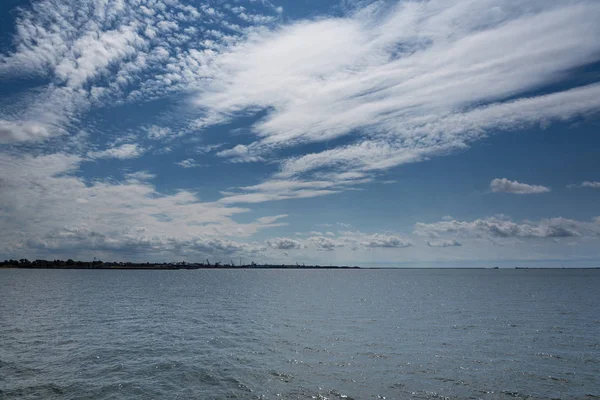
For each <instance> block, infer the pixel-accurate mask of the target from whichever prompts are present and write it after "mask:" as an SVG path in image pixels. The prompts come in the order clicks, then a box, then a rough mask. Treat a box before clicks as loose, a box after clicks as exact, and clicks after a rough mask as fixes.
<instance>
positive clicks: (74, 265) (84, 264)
mask: <svg viewBox="0 0 600 400" xmlns="http://www.w3.org/2000/svg"><path fill="white" fill-rule="evenodd" d="M14 261H15V260H9V261H4V262H0V269H99V270H136V269H139V270H180V269H361V268H360V267H358V266H347V265H342V266H335V265H287V264H255V263H252V264H246V265H244V264H242V265H232V264H220V263H216V264H201V263H160V264H158V263H123V262H119V263H116V262H110V263H104V262H102V261H91V262H90V261H73V260H67V261H62V260H55V261H45V260H36V261H32V262H30V261H27V260H23V261H22V262H21V261H17V262H14Z"/></svg>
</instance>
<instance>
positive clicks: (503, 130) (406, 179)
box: [0, 0, 600, 267]
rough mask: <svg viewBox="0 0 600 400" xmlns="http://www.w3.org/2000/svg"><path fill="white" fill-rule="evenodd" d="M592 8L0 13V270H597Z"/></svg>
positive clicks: (599, 152) (82, 3)
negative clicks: (95, 263)
mask: <svg viewBox="0 0 600 400" xmlns="http://www.w3.org/2000/svg"><path fill="white" fill-rule="evenodd" d="M598 21H600V2H598V1H597V0H530V1H526V2H525V1H522V0H493V1H492V0H421V1H414V0H405V1H369V0H364V1H353V0H341V1H334V0H319V1H316V0H294V1H267V0H262V1H261V0H237V1H236V0H219V1H196V0H78V1H74V0H44V1H40V0H29V1H23V0H4V1H2V2H1V4H0V228H1V229H0V258H2V259H9V258H17V259H19V258H28V259H30V260H33V259H55V258H62V259H66V258H73V259H81V260H91V259H92V258H94V257H95V258H96V259H101V260H104V261H112V260H116V261H143V262H146V261H153V262H158V261H188V262H201V261H204V260H206V259H209V260H210V261H211V262H216V261H220V262H230V261H231V260H235V262H236V263H238V262H239V261H240V260H241V261H242V262H243V263H249V262H251V261H255V262H257V263H277V264H281V263H286V264H295V263H300V264H302V263H304V264H307V265H309V264H310V265H312V264H319V265H360V266H365V267H368V266H388V267H395V266H397V267H407V266H420V267H431V266H440V267H446V266H448V267H450V266H453V267H463V266H464V267H490V266H501V267H514V266H539V267H590V266H600V207H599V205H600V136H599V133H600V132H599V130H600V39H599V38H600V24H598Z"/></svg>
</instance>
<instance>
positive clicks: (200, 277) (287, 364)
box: [0, 269, 600, 399]
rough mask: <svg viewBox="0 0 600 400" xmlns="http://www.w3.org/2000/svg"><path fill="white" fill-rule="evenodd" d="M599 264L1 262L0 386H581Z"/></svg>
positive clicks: (402, 395) (305, 390)
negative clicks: (389, 266) (96, 266)
mask: <svg viewBox="0 0 600 400" xmlns="http://www.w3.org/2000/svg"><path fill="white" fill-rule="evenodd" d="M599 302H600V270H568V269H564V270H439V269H438V270H190V271H188V270H179V271H110V270H109V271H102V270H89V271H86V270H0V398H2V399H13V398H15V399H16V398H18V399H28V398H31V399H85V398H93V399H280V398H282V399H326V398H327V399H340V398H345V399H350V398H354V399H383V398H385V399H593V398H598V397H600V304H599Z"/></svg>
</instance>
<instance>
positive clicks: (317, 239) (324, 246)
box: [308, 236, 344, 251]
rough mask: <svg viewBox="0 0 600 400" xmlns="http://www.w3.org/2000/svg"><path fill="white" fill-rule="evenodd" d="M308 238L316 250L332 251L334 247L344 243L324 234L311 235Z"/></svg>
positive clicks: (341, 245)
mask: <svg viewBox="0 0 600 400" xmlns="http://www.w3.org/2000/svg"><path fill="white" fill-rule="evenodd" d="M308 240H309V241H310V242H311V243H312V245H313V246H314V247H315V248H316V249H317V251H333V250H335V248H336V247H344V243H342V242H340V241H337V240H334V239H331V238H328V237H325V236H311V237H310V238H308Z"/></svg>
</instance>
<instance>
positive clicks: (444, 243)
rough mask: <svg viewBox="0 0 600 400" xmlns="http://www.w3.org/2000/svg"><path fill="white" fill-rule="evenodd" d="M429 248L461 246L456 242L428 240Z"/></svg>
mask: <svg viewBox="0 0 600 400" xmlns="http://www.w3.org/2000/svg"><path fill="white" fill-rule="evenodd" d="M427 246H429V247H460V246H462V244H461V243H460V242H459V241H458V240H429V241H427Z"/></svg>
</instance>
